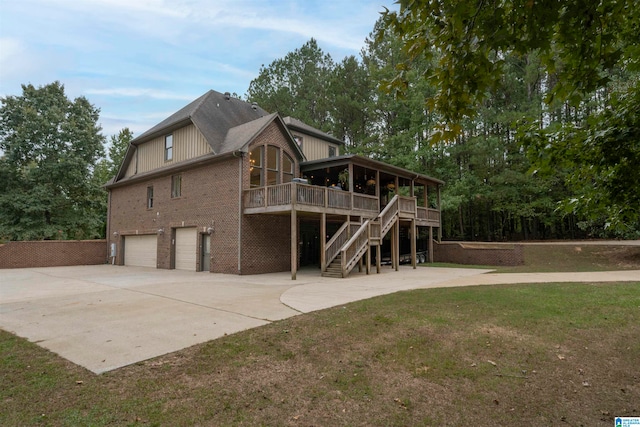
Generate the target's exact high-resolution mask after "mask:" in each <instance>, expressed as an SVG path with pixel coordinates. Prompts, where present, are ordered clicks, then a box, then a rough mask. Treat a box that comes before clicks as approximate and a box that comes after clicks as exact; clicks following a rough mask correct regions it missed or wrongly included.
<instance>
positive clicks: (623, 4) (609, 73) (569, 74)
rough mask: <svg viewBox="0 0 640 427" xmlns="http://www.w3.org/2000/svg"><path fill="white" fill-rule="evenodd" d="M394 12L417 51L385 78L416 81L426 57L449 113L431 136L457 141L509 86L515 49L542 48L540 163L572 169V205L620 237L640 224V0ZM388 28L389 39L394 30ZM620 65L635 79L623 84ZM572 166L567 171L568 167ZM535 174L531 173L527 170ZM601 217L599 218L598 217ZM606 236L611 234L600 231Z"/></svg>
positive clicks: (432, 4) (464, 3)
mask: <svg viewBox="0 0 640 427" xmlns="http://www.w3.org/2000/svg"><path fill="white" fill-rule="evenodd" d="M398 3H399V4H400V9H399V11H397V12H389V11H387V12H386V13H385V15H384V19H385V23H386V27H385V28H386V29H392V30H393V31H394V32H395V33H396V34H397V35H398V36H399V37H401V39H402V49H403V51H404V52H405V54H406V55H407V60H405V61H404V62H402V63H400V64H398V66H397V67H396V72H395V74H394V75H393V76H392V77H391V78H390V79H388V80H387V81H386V82H385V88H386V89H387V90H389V91H396V92H406V91H408V90H409V88H410V85H409V83H408V82H409V81H410V79H409V78H408V76H410V73H411V70H412V67H413V63H414V61H415V59H416V58H423V59H427V60H428V62H427V64H429V66H428V68H427V69H426V70H425V71H424V72H423V73H422V75H423V77H424V79H425V80H426V81H428V82H429V83H430V85H431V86H432V87H433V88H435V89H436V90H435V93H434V94H433V95H432V96H427V97H426V99H425V101H426V105H427V106H428V108H429V109H430V110H432V111H434V112H436V113H438V115H439V117H440V118H441V121H440V123H439V124H438V127H437V132H434V133H433V135H432V139H431V140H432V143H436V142H438V141H440V140H445V141H455V140H456V138H457V137H459V136H460V135H461V134H462V133H463V132H464V123H465V120H469V119H473V118H474V117H476V115H477V113H478V112H479V111H480V110H481V108H482V105H483V102H485V101H486V100H488V99H492V96H493V94H495V93H496V91H499V90H501V89H503V86H504V83H505V81H506V80H505V79H504V76H505V74H506V73H507V72H508V70H509V59H510V58H516V59H518V58H526V57H531V55H535V56H536V57H537V58H538V60H539V64H540V69H541V87H540V89H541V91H542V95H543V98H544V101H546V103H547V107H546V109H545V110H544V111H542V112H541V114H540V116H539V117H537V118H534V117H531V116H529V117H526V118H525V120H522V122H527V123H529V125H528V126H527V128H526V130H525V131H522V130H521V132H520V135H523V134H524V135H526V137H525V138H523V139H522V141H527V142H528V144H529V155H530V156H529V158H530V160H531V161H532V162H533V165H532V166H533V167H532V170H533V169H535V170H537V171H538V172H540V174H539V175H540V176H541V177H542V179H544V180H551V181H554V180H555V178H554V176H555V177H557V176H563V177H564V185H565V187H566V188H567V189H568V190H570V191H571V194H570V195H569V196H568V197H567V196H566V195H565V196H564V202H563V203H562V206H563V207H564V208H565V211H567V212H571V213H573V214H576V215H581V216H582V217H583V218H589V219H590V221H591V223H592V224H596V223H600V224H602V226H603V227H602V229H604V230H610V231H613V232H614V233H615V234H618V235H626V236H635V235H639V234H640V219H639V214H638V212H640V201H638V198H637V197H633V196H632V195H634V194H640V182H638V180H636V179H634V178H633V177H634V176H635V175H636V174H629V172H630V170H629V167H627V166H626V165H629V164H636V165H637V164H638V162H639V161H640V159H639V158H638V149H637V143H638V142H637V141H638V137H637V132H634V131H633V129H634V127H633V126H635V125H636V124H637V116H638V110H637V108H635V107H634V104H633V102H634V101H636V100H637V98H638V92H639V91H640V89H639V85H638V84H637V82H638V78H639V77H638V71H639V70H640V8H638V7H637V6H636V4H635V2H634V1H632V0H602V1H598V2H589V1H584V0H564V1H560V2H558V1H555V0H529V1H524V2H522V1H516V0H506V1H503V0H500V1H498V0H458V1H455V2H452V1H445V0H430V1H409V0H400V1H399V2H398ZM384 36H385V34H384V33H383V32H382V31H379V32H378V37H384ZM619 74H624V75H626V76H627V77H628V79H629V81H630V83H629V84H626V85H620V84H616V83H617V82H616V79H617V76H618V75H619ZM559 169H560V170H561V172H560V174H558V170H559ZM524 173H526V172H524ZM596 218H597V220H596ZM599 234H602V233H599Z"/></svg>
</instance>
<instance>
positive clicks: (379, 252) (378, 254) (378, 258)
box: [376, 241, 382, 274]
mask: <svg viewBox="0 0 640 427" xmlns="http://www.w3.org/2000/svg"><path fill="white" fill-rule="evenodd" d="M381 248H382V241H380V242H379V243H378V244H377V245H376V273H377V274H380V265H381V264H382V260H381V258H382V249H381Z"/></svg>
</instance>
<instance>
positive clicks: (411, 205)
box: [398, 196, 417, 217]
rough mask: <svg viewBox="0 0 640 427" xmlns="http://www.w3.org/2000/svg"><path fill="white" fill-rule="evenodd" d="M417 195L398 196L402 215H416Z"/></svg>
mask: <svg viewBox="0 0 640 427" xmlns="http://www.w3.org/2000/svg"><path fill="white" fill-rule="evenodd" d="M416 207H417V206H416V199H415V197H405V196H398V210H399V212H400V215H405V216H409V217H414V216H415V215H416Z"/></svg>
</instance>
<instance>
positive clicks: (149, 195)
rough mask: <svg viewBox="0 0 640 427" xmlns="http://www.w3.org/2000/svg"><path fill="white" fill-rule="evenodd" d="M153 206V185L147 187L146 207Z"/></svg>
mask: <svg viewBox="0 0 640 427" xmlns="http://www.w3.org/2000/svg"><path fill="white" fill-rule="evenodd" d="M152 207H153V187H152V186H149V187H147V209H151V208H152Z"/></svg>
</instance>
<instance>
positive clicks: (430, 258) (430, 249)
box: [429, 226, 433, 263]
mask: <svg viewBox="0 0 640 427" xmlns="http://www.w3.org/2000/svg"><path fill="white" fill-rule="evenodd" d="M429 262H430V263H433V227H432V226H429Z"/></svg>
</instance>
